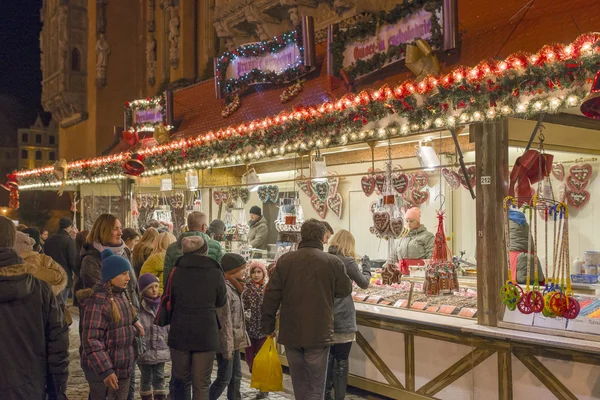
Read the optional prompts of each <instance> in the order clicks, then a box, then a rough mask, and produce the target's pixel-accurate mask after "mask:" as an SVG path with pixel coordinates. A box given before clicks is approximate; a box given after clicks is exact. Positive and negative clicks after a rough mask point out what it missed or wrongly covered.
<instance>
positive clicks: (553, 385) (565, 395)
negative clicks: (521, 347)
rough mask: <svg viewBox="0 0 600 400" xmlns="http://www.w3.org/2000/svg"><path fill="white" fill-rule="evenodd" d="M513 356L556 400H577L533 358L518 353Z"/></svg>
mask: <svg viewBox="0 0 600 400" xmlns="http://www.w3.org/2000/svg"><path fill="white" fill-rule="evenodd" d="M514 354H515V356H516V357H517V358H518V359H519V361H521V362H522V363H523V365H525V366H526V367H527V369H528V370H529V371H531V373H532V374H534V375H535V376H536V378H538V379H539V380H540V382H542V383H543V384H544V386H546V387H547V388H548V390H550V392H551V393H552V394H553V395H554V396H556V398H557V399H558V400H577V396H575V395H574V394H573V393H572V392H571V391H570V390H569V389H567V387H566V386H565V385H564V384H563V383H562V382H561V381H560V379H559V378H557V377H556V376H554V374H552V372H550V370H549V369H548V368H546V367H545V366H544V364H542V363H541V362H540V360H538V359H537V358H536V357H535V356H532V355H525V354H521V353H519V352H515V353H514Z"/></svg>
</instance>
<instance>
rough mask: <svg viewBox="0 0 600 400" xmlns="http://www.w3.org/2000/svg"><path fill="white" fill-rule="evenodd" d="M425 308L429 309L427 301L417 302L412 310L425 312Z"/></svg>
mask: <svg viewBox="0 0 600 400" xmlns="http://www.w3.org/2000/svg"><path fill="white" fill-rule="evenodd" d="M425 307H427V302H425V301H417V302H415V303H413V305H412V307H410V308H412V309H413V310H424V309H425Z"/></svg>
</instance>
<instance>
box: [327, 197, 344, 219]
mask: <svg viewBox="0 0 600 400" xmlns="http://www.w3.org/2000/svg"><path fill="white" fill-rule="evenodd" d="M343 204H344V201H343V199H342V195H341V194H339V193H336V194H335V195H334V196H333V197H328V198H327V208H328V209H330V210H331V212H333V213H334V214H335V216H336V217H338V218H339V219H342V206H343Z"/></svg>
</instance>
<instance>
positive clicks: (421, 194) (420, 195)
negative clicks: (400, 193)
mask: <svg viewBox="0 0 600 400" xmlns="http://www.w3.org/2000/svg"><path fill="white" fill-rule="evenodd" d="M410 197H411V199H412V201H413V203H415V204H416V205H417V207H418V206H420V205H421V204H424V203H426V202H427V200H429V190H413V191H412V192H411V196H410Z"/></svg>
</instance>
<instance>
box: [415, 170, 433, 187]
mask: <svg viewBox="0 0 600 400" xmlns="http://www.w3.org/2000/svg"><path fill="white" fill-rule="evenodd" d="M412 175H413V183H414V188H415V189H417V190H421V189H423V188H424V187H425V186H427V185H428V184H429V175H428V174H427V172H425V171H419V172H415V173H414V174H412Z"/></svg>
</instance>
